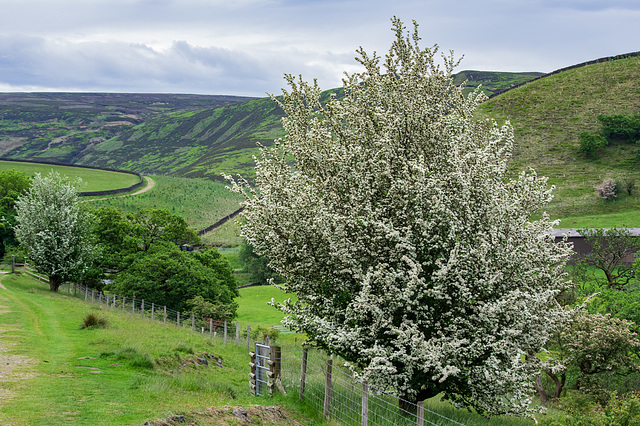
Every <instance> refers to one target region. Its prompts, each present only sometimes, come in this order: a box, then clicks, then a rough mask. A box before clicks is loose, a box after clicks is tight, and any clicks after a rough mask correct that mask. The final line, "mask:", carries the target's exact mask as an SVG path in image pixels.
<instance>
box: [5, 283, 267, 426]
mask: <svg viewBox="0 0 640 426" xmlns="http://www.w3.org/2000/svg"><path fill="white" fill-rule="evenodd" d="M2 283H3V285H4V286H5V287H6V290H4V289H0V306H2V308H1V309H2V314H0V329H2V330H3V339H2V346H3V347H4V348H5V354H7V351H8V355H7V358H6V359H7V362H10V363H12V364H14V365H15V367H14V368H15V370H13V373H11V374H12V375H14V376H15V377H14V379H13V380H11V379H8V376H7V375H5V376H3V379H2V380H1V381H0V393H1V394H2V395H11V397H10V398H9V399H5V400H4V401H3V404H2V406H1V407H0V423H2V424H9V423H11V424H29V425H40V424H41V425H50V424H82V425H89V424H91V425H98V424H100V425H107V424H114V425H122V424H141V423H143V422H144V421H146V420H151V419H154V418H160V417H166V416H167V415H169V414H170V413H175V412H177V413H180V412H189V411H193V410H204V409H205V408H206V407H211V406H225V405H233V406H235V405H250V404H256V403H260V400H259V399H258V400H256V399H255V398H253V397H251V395H250V393H249V387H248V382H247V369H248V367H247V362H248V356H247V354H246V351H245V349H243V348H241V347H236V346H235V345H226V346H225V345H224V344H221V343H220V342H218V341H217V340H213V341H210V340H208V339H207V338H203V337H201V336H200V335H198V334H196V333H192V332H191V331H190V330H189V329H188V328H177V327H175V326H166V325H162V324H161V323H152V322H151V321H149V320H145V319H141V318H135V317H133V316H132V315H128V314H122V313H121V312H120V311H111V310H109V309H104V310H101V311H96V308H95V307H92V306H90V305H88V304H85V303H83V302H81V301H79V300H77V299H72V298H70V297H68V296H67V295H65V294H52V293H50V292H49V291H47V289H46V287H45V286H43V285H42V284H39V283H36V282H34V281H33V280H31V279H29V278H26V277H24V276H18V275H10V276H5V277H3V278H2ZM91 312H98V313H99V315H100V316H101V317H104V318H106V319H108V323H109V326H108V328H106V329H98V328H95V329H84V330H82V329H81V328H80V327H81V325H82V322H83V318H84V317H85V316H86V314H87V313H91ZM191 352H193V353H194V354H195V355H191ZM203 353H207V354H212V355H215V356H217V357H219V358H221V359H222V364H223V367H222V368H220V367H214V366H209V367H203V366H200V367H198V366H196V365H195V364H193V362H189V361H190V360H192V359H193V358H194V356H203V355H202V354H203ZM198 354H200V355H198ZM27 401H28V403H27ZM263 404H264V405H267V404H270V402H268V401H264V403H263Z"/></svg>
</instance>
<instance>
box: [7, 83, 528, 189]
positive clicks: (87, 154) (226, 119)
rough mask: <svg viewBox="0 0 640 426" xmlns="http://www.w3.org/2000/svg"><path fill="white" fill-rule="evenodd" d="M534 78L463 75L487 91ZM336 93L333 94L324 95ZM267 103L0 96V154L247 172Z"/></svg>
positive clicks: (273, 124) (267, 119) (275, 125)
mask: <svg viewBox="0 0 640 426" xmlns="http://www.w3.org/2000/svg"><path fill="white" fill-rule="evenodd" d="M538 75H539V73H500V72H486V71H462V72H460V73H459V74H458V75H457V76H456V82H457V84H461V83H462V82H463V81H465V80H467V81H468V86H469V87H470V89H469V90H472V89H473V88H475V87H476V86H478V85H479V84H482V90H484V91H485V93H487V94H492V93H496V92H498V91H501V90H505V89H507V88H508V87H511V86H514V85H517V84H520V83H522V82H524V81H527V80H529V79H532V78H535V77H537V76H538ZM329 92H338V93H340V89H334V90H330V91H327V92H326V93H327V94H328V93H329ZM281 116H282V111H281V110H280V109H279V108H278V107H277V106H276V104H275V103H273V102H272V101H271V100H270V99H268V98H262V99H251V98H239V97H232V96H197V95H161V94H153V95H147V94H101V93H5V94H1V93H0V156H5V157H7V158H20V159H38V160H51V161H60V162H65V163H69V164H85V165H92V166H107V167H118V168H125V169H129V170H134V171H138V172H143V173H157V174H171V175H176V176H188V177H194V176H198V177H210V178H213V179H219V178H220V173H222V172H225V173H243V174H245V175H249V176H250V175H251V174H252V168H253V164H254V163H253V160H252V157H251V156H252V155H253V154H255V153H256V143H262V144H265V145H269V144H271V143H272V142H273V140H274V139H276V138H278V137H282V136H283V135H284V133H283V130H282V127H281V125H280V118H281Z"/></svg>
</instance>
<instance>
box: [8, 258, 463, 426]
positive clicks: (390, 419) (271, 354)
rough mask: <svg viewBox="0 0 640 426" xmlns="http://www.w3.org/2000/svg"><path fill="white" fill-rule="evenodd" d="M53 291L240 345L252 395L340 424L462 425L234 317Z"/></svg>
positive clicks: (78, 289)
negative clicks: (272, 397) (280, 399)
mask: <svg viewBox="0 0 640 426" xmlns="http://www.w3.org/2000/svg"><path fill="white" fill-rule="evenodd" d="M0 262H1V261H0ZM11 265H12V267H13V268H18V267H20V268H23V270H24V272H25V273H26V274H28V275H30V276H32V277H33V278H35V279H37V280H39V281H41V282H44V283H47V282H48V278H47V277H46V276H45V275H43V274H40V273H38V272H37V271H35V269H33V267H31V265H29V264H28V263H27V262H26V261H25V263H24V264H17V263H15V261H13V262H12V263H11ZM58 291H59V292H61V293H67V294H68V295H70V296H72V297H76V298H78V299H80V300H84V301H85V302H87V303H93V304H98V305H102V306H104V307H105V308H108V309H112V310H121V311H122V312H124V313H129V314H131V315H136V316H140V317H142V318H147V319H148V320H151V321H157V322H161V323H164V324H167V325H173V326H176V327H184V328H190V329H191V330H192V331H193V332H194V333H199V334H201V335H202V336H204V337H208V338H210V339H214V338H215V339H217V340H219V341H220V342H223V343H224V344H235V345H237V346H239V347H243V348H246V350H247V352H249V354H250V356H251V362H250V363H249V365H250V366H251V368H252V374H250V377H251V379H250V387H251V389H252V392H253V393H255V394H257V395H266V394H267V393H268V394H273V393H274V392H277V391H281V392H284V393H287V394H289V393H294V394H296V393H297V394H298V396H299V399H300V400H304V401H306V402H307V403H308V404H309V405H311V406H312V407H313V408H314V409H315V410H317V412H319V413H323V415H324V417H326V418H328V419H333V420H335V421H336V422H337V423H338V424H341V425H372V426H378V425H380V426H382V425H385V426H386V425H401V426H405V425H406V426H409V425H418V426H422V425H438V426H451V425H462V423H460V422H458V421H455V420H453V419H450V418H447V417H445V416H442V415H440V414H438V413H436V412H434V411H431V410H429V409H427V408H425V407H424V403H423V402H419V403H417V404H415V403H412V402H409V401H406V400H403V399H401V398H399V397H398V396H397V395H395V394H393V393H390V392H386V391H382V390H380V389H376V388H374V387H371V386H369V385H368V384H367V383H366V382H363V381H360V380H359V379H357V378H356V377H354V376H353V375H352V374H351V371H350V370H349V369H347V368H346V367H344V365H343V364H344V363H343V362H336V363H334V361H337V358H333V357H330V356H327V355H326V354H324V353H323V352H321V351H319V350H309V349H300V348H298V349H290V350H284V351H283V350H281V348H280V347H278V346H269V338H268V337H266V338H265V336H264V335H257V334H256V333H252V330H251V326H249V325H247V326H244V325H241V324H240V323H239V322H237V321H235V322H231V321H223V320H214V319H213V318H204V317H196V316H194V315H192V314H188V313H184V312H179V311H175V310H173V309H170V308H168V307H167V306H161V305H157V304H155V303H154V302H149V301H146V300H143V299H136V298H132V297H126V296H119V295H116V294H110V293H105V292H102V291H99V290H96V289H93V288H90V287H87V286H85V285H83V284H80V283H70V282H66V283H63V284H62V285H61V286H60V287H59V289H58ZM253 351H255V352H253ZM274 370H275V371H274ZM267 390H268V392H267ZM463 426H464V425H463Z"/></svg>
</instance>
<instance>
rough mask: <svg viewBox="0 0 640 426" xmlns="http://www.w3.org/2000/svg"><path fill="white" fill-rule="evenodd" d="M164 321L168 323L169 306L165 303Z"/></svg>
mask: <svg viewBox="0 0 640 426" xmlns="http://www.w3.org/2000/svg"><path fill="white" fill-rule="evenodd" d="M163 321H164V323H165V324H166V323H167V306H166V305H165V307H164V319H163Z"/></svg>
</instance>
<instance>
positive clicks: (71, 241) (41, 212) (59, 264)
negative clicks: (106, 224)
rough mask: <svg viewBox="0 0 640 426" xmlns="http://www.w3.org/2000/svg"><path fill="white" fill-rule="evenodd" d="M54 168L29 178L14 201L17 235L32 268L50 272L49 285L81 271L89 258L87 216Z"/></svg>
mask: <svg viewBox="0 0 640 426" xmlns="http://www.w3.org/2000/svg"><path fill="white" fill-rule="evenodd" d="M81 182H82V181H81V180H80V179H78V181H77V183H75V184H74V183H72V182H70V181H69V180H68V179H67V178H65V177H63V176H61V175H60V174H59V173H57V172H53V171H52V172H51V173H49V174H48V175H47V176H45V177H42V176H41V175H40V174H39V173H36V175H35V176H34V177H33V179H32V183H31V188H30V189H29V190H28V191H27V192H26V193H25V194H24V195H21V196H20V197H18V200H17V201H16V212H17V214H16V222H17V223H18V225H17V226H16V228H15V234H16V239H17V240H18V241H19V242H20V244H21V245H22V246H23V247H24V248H25V249H26V252H27V256H28V258H29V261H30V262H31V263H33V265H34V267H35V269H36V270H37V271H38V272H40V273H43V274H46V275H48V276H49V289H50V290H51V291H58V287H60V284H62V283H63V282H64V281H66V280H69V279H72V278H74V277H77V276H79V275H80V274H82V273H83V272H84V271H85V270H86V269H87V268H88V266H89V264H90V262H91V256H92V253H93V244H92V242H91V240H90V238H89V237H90V230H89V229H90V220H89V217H88V215H87V214H86V213H85V212H84V211H83V210H82V209H81V208H80V205H79V203H78V195H77V190H76V188H78V187H79V186H80V184H81Z"/></svg>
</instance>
